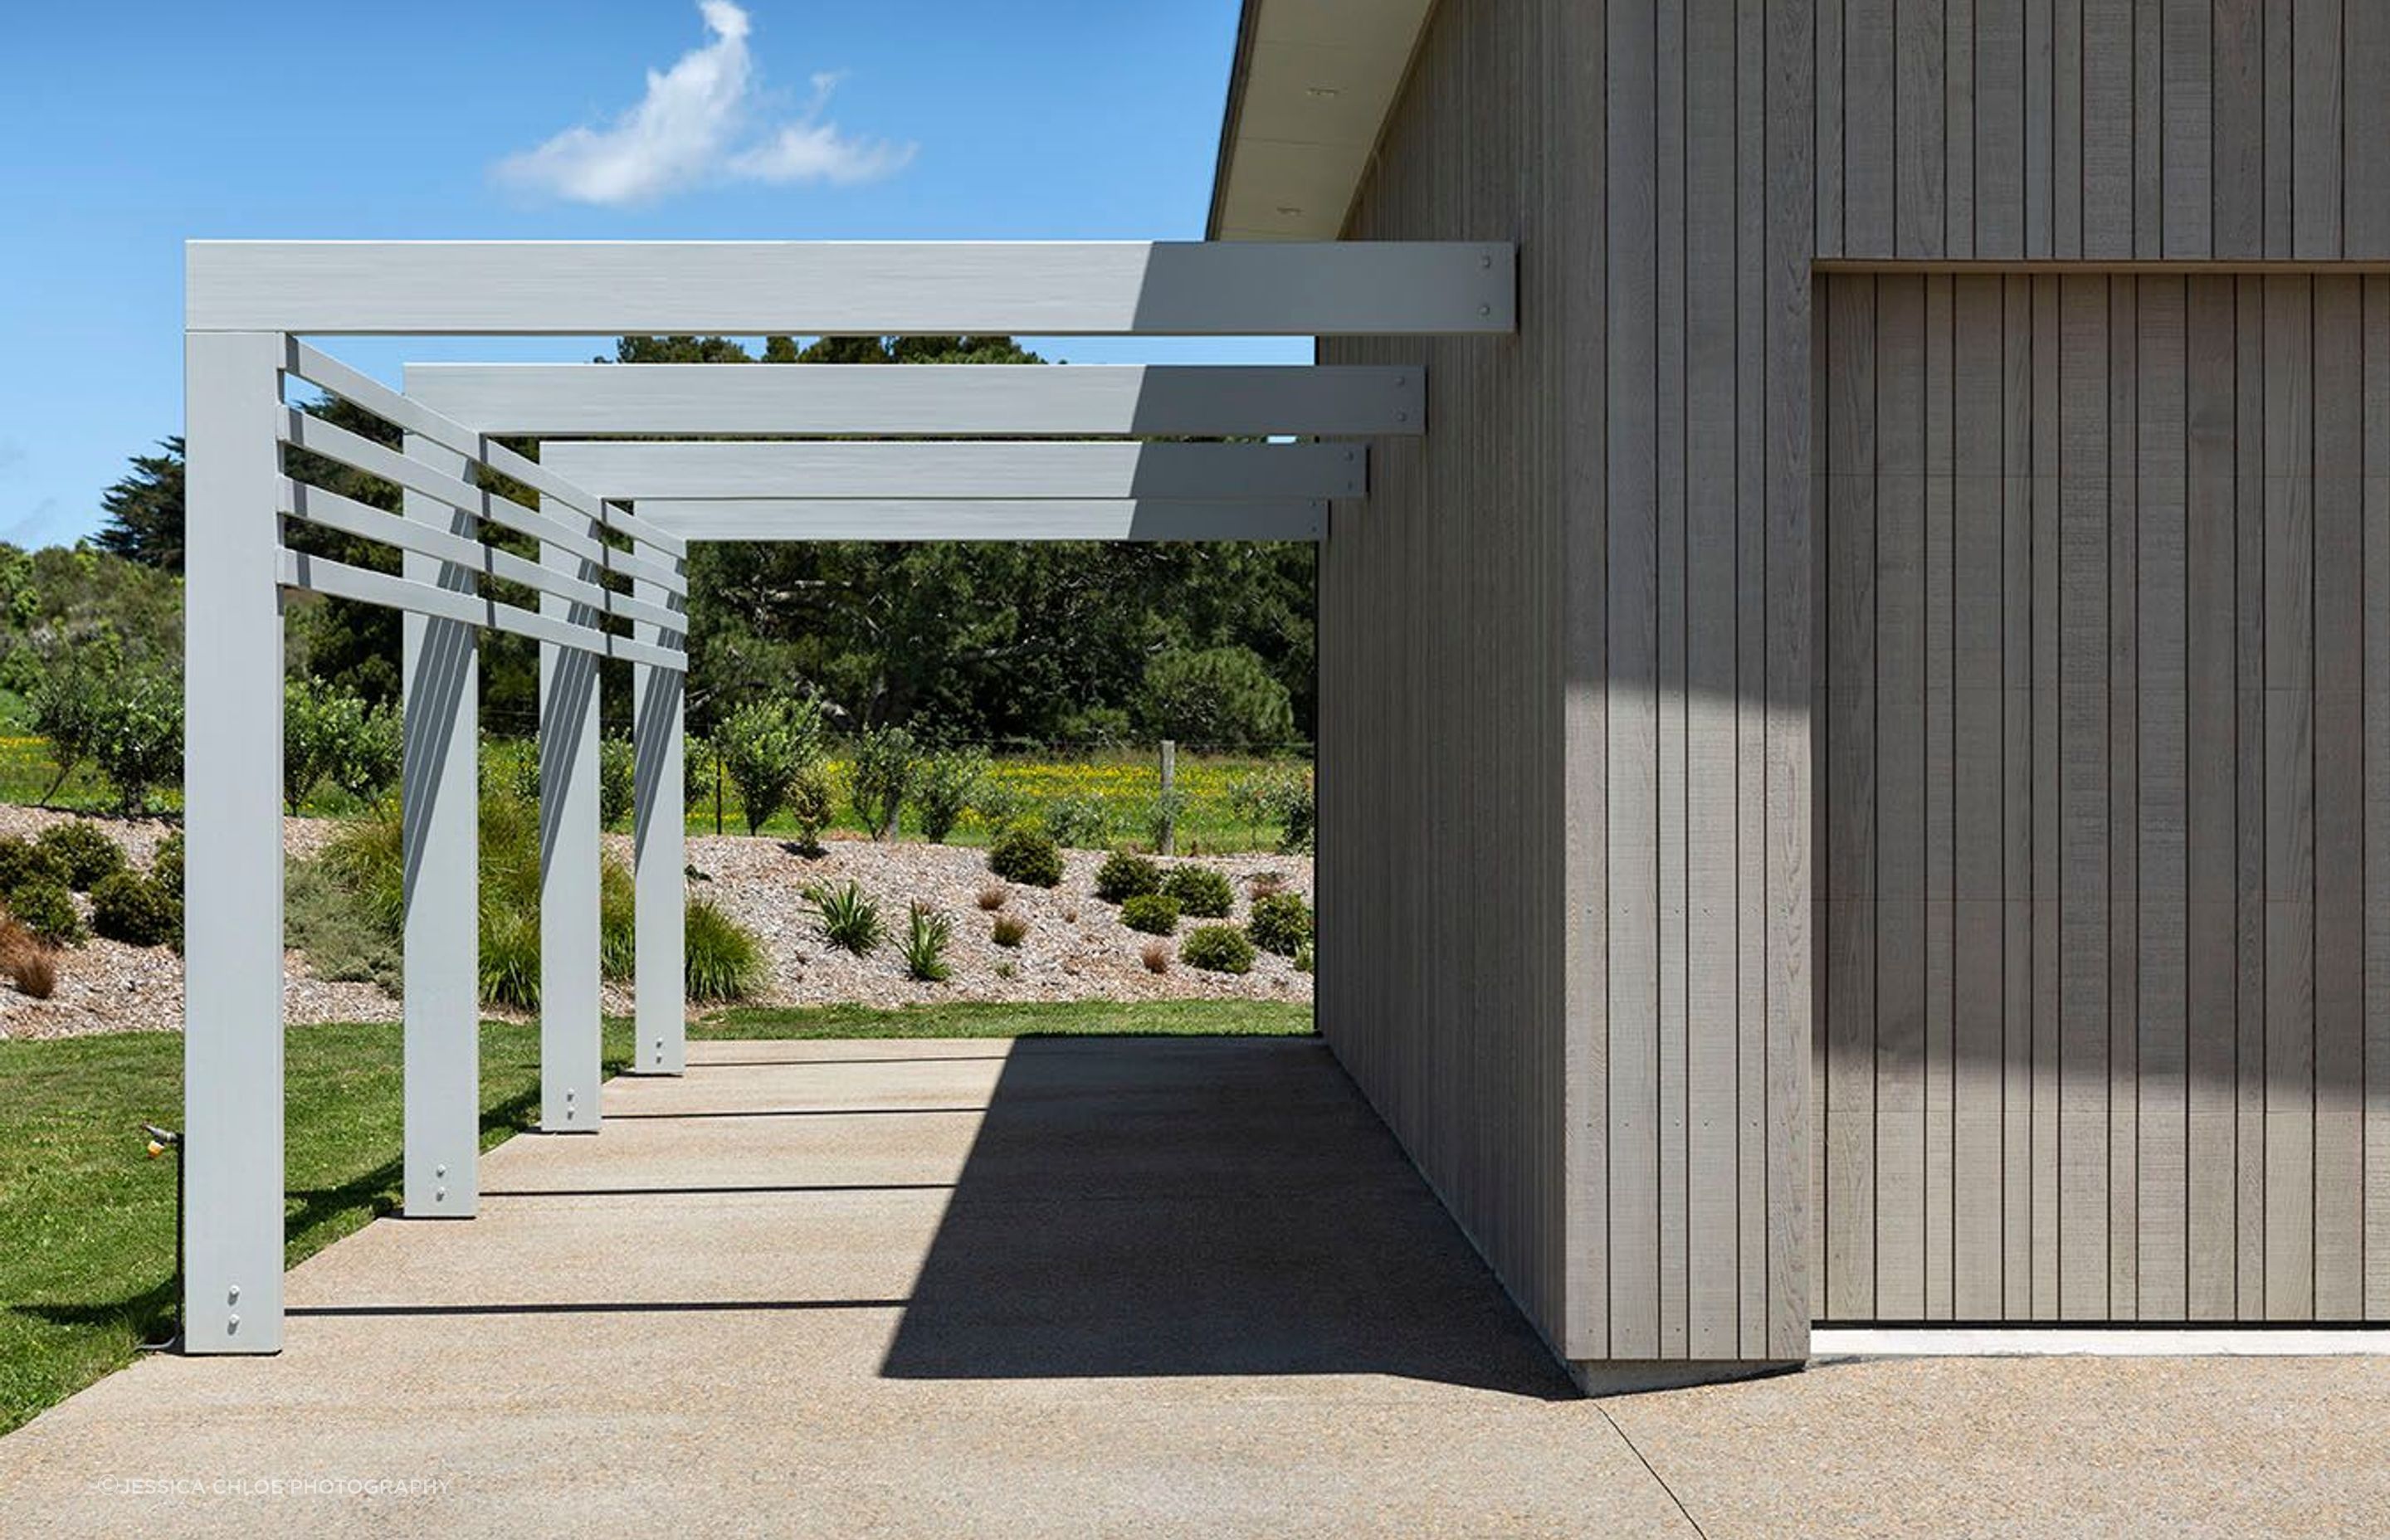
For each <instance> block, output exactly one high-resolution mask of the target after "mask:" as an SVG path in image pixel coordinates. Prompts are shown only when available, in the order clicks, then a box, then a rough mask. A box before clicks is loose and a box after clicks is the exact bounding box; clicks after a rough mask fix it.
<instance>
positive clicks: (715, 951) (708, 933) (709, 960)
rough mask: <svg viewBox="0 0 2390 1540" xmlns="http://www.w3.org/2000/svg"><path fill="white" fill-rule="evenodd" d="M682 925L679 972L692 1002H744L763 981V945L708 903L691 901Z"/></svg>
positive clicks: (697, 900) (696, 899)
mask: <svg viewBox="0 0 2390 1540" xmlns="http://www.w3.org/2000/svg"><path fill="white" fill-rule="evenodd" d="M684 914H685V916H686V918H685V919H684V920H683V922H682V946H683V951H682V955H681V956H682V962H681V971H682V974H683V977H684V980H685V984H684V987H685V988H686V989H687V993H688V997H689V998H690V999H692V1000H699V1001H703V1002H706V1003H708V1004H712V1003H714V1002H717V1001H725V1000H743V999H745V998H746V997H747V996H748V995H752V994H754V993H755V991H756V990H757V988H758V987H760V986H761V984H762V983H763V980H764V948H763V944H762V943H760V942H758V941H757V940H756V939H755V937H754V936H753V935H752V933H751V932H749V931H748V930H746V928H745V927H743V926H741V925H739V923H738V922H736V921H735V920H733V919H732V918H730V917H729V916H728V915H726V914H724V913H723V912H722V911H721V910H720V909H718V908H716V907H714V905H713V904H712V903H711V902H709V901H708V900H705V899H702V898H692V899H690V900H689V901H688V907H687V909H686V910H685V911H684Z"/></svg>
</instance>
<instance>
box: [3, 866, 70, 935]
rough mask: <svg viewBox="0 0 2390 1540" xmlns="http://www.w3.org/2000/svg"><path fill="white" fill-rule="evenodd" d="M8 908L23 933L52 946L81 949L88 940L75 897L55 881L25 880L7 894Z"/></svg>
mask: <svg viewBox="0 0 2390 1540" xmlns="http://www.w3.org/2000/svg"><path fill="white" fill-rule="evenodd" d="M8 907H9V909H10V910H11V911H12V912H13V913H14V914H15V915H16V917H17V918H19V919H20V920H22V921H24V924H25V929H27V930H31V931H32V932H33V934H35V935H37V936H39V937H41V938H42V939H43V940H44V941H45V942H48V943H50V944H51V945H53V946H81V945H82V944H83V943H84V942H86V941H88V940H90V939H91V933H90V932H89V931H87V930H84V927H83V916H82V915H81V914H79V913H77V912H76V909H75V903H74V894H73V893H72V892H69V891H68V889H67V885H66V884H65V883H63V882H61V881H59V880H58V879H56V878H50V877H36V878H28V879H26V880H24V881H22V882H19V883H18V884H17V885H16V887H14V888H12V889H10V890H9V892H8Z"/></svg>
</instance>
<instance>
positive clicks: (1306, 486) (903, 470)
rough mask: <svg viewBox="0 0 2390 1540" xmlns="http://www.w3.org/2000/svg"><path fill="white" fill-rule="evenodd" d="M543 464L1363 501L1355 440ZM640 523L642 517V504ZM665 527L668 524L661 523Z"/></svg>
mask: <svg viewBox="0 0 2390 1540" xmlns="http://www.w3.org/2000/svg"><path fill="white" fill-rule="evenodd" d="M540 460H541V463H542V464H544V465H546V466H548V467H550V468H553V469H554V470H555V471H556V473H557V474H558V475H559V476H564V477H567V478H569V479H570V480H571V481H572V482H573V483H574V484H575V485H578V486H584V487H587V488H588V489H589V490H590V491H592V492H594V493H596V494H598V496H600V497H603V498H608V499H621V500H624V501H641V500H644V499H648V498H658V497H663V498H672V499H675V500H676V501H679V502H687V501H691V500H696V499H700V498H709V497H771V498H787V499H805V498H836V499H876V498H907V499H910V498H945V497H960V498H971V499H986V498H996V499H1012V498H1095V497H1143V498H1173V499H1196V500H1201V501H1206V502H1226V501H1234V500H1239V499H1245V498H1289V497H1293V498H1315V497H1361V496H1365V495H1367V494H1368V464H1369V462H1368V450H1367V449H1366V448H1364V447H1363V446H1362V445H1360V444H1356V443H789V442H780V441H772V442H765V441H757V440H752V439H726V440H720V441H713V442H705V443H598V442H591V441H586V440H561V441H559V440H550V441H549V442H548V443H545V444H543V445H541V447H540ZM641 514H642V516H643V517H644V516H645V514H646V508H645V505H644V502H642V506H641ZM666 527H667V529H669V528H670V526H666Z"/></svg>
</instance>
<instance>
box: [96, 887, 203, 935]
mask: <svg viewBox="0 0 2390 1540" xmlns="http://www.w3.org/2000/svg"><path fill="white" fill-rule="evenodd" d="M91 928H92V929H93V930H96V931H98V932H99V933H100V934H101V935H103V936H106V937H108V938H109V940H110V941H121V942H123V943H126V944H128V945H131V946H162V945H164V944H165V943H168V942H171V941H173V939H174V938H175V937H176V936H179V935H181V934H182V932H183V901H182V900H181V899H180V898H177V897H176V896H174V894H173V893H172V892H168V891H167V889H166V887H165V885H164V884H163V883H161V882H159V881H158V880H157V879H154V878H148V877H143V876H142V875H140V874H139V873H138V872H129V871H116V872H110V873H109V874H108V875H107V876H106V877H103V878H101V879H99V880H98V881H97V882H95V883H93V884H92V888H91Z"/></svg>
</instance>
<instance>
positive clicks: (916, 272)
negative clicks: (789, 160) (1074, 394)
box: [185, 241, 1518, 337]
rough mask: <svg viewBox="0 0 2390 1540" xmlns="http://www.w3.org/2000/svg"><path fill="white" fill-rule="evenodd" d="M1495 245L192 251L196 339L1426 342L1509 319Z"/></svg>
mask: <svg viewBox="0 0 2390 1540" xmlns="http://www.w3.org/2000/svg"><path fill="white" fill-rule="evenodd" d="M1517 265H1518V264H1517V261H1516V250H1515V248H1513V247H1512V246H1510V244H1508V243H1504V242H1483V241H1478V242H1463V241H1333V242H1324V243H1304V244H1282V245H1281V244H1213V243H1206V242H1201V241H1189V242H1151V243H1148V242H1136V241H1121V242H1067V241H1063V242H1021V243H967V242H868V241H857V242H794V241H719V242H680V241H671V242H630V243H618V242H574V241H555V242H543V241H488V242H478V241H193V242H191V243H190V244H189V246H188V247H187V248H186V260H185V268H186V271H185V280H186V281H185V303H186V325H187V326H188V327H189V329H191V330H193V331H228V330H231V331H237V330H243V329H256V330H265V331H293V332H325V333H333V334H340V333H366V334H389V333H402V332H418V333H422V334H425V335H429V336H453V335H501V336H503V335H514V336H533V335H559V336H589V335H610V334H615V333H621V332H657V333H670V332H722V333H727V334H731V335H736V336H754V335H759V334H762V333H767V332H789V333H797V334H803V335H816V334H824V333H845V334H856V335H880V334H887V333H892V332H917V333H918V332H926V333H932V334H935V333H948V332H961V333H972V332H978V333H985V332H1009V333H1022V334H1029V335H1034V336H1088V335H1113V336H1125V335H1140V334H1141V335H1148V336H1187V337H1201V336H1213V337H1222V336H1225V337H1236V336H1278V337H1312V336H1368V335H1401V336H1426V335H1439V334H1457V333H1489V332H1508V331H1510V330H1513V329H1514V328H1515V325H1516V312H1517V287H1516V277H1517Z"/></svg>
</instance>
